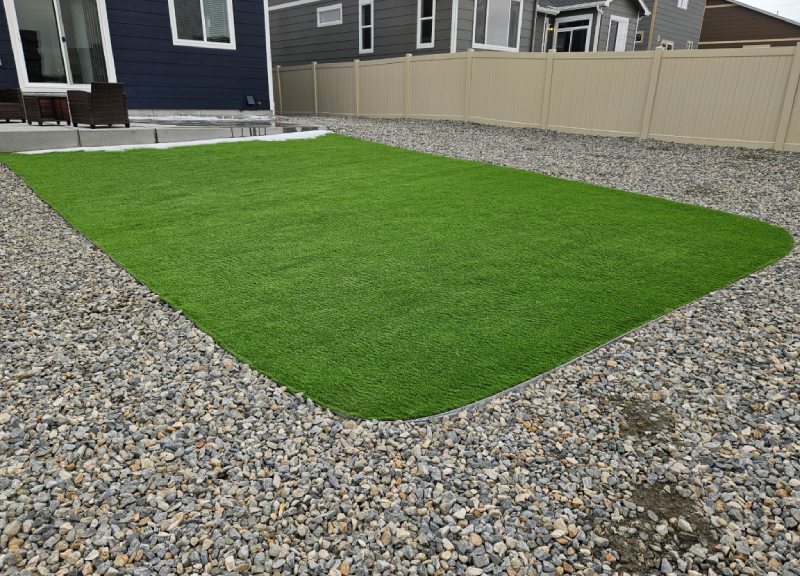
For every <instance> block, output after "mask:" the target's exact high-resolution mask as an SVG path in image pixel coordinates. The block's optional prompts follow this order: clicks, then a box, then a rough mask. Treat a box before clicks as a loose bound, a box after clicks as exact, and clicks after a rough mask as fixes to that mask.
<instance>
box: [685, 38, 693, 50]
mask: <svg viewBox="0 0 800 576" xmlns="http://www.w3.org/2000/svg"><path fill="white" fill-rule="evenodd" d="M686 49H687V50H694V41H693V40H689V41H688V42H687V43H686Z"/></svg>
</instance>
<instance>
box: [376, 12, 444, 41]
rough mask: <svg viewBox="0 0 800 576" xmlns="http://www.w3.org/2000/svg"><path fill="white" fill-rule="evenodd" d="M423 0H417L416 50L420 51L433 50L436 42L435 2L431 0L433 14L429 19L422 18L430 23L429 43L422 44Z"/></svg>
mask: <svg viewBox="0 0 800 576" xmlns="http://www.w3.org/2000/svg"><path fill="white" fill-rule="evenodd" d="M424 1H425V0H417V49H418V50H422V49H424V48H433V46H434V44H435V42H436V0H433V14H432V15H431V16H430V17H426V18H424V20H430V21H431V41H430V42H426V43H424V44H423V43H422V20H423V18H422V3H423V2H424ZM372 17H373V19H374V18H375V14H373V15H372Z"/></svg>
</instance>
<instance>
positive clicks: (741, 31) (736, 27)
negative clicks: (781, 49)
mask: <svg viewBox="0 0 800 576" xmlns="http://www.w3.org/2000/svg"><path fill="white" fill-rule="evenodd" d="M798 42H800V23H798V22H795V21H794V20H789V19H788V18H782V17H781V16H777V15H775V14H772V13H770V12H764V11H763V10H759V9H758V8H753V7H752V6H748V5H746V4H742V3H741V2H736V0H708V3H707V5H706V13H705V16H704V17H703V29H702V31H701V32H700V46H699V47H700V48H744V47H748V46H750V47H754V46H794V45H796V44H797V43H798Z"/></svg>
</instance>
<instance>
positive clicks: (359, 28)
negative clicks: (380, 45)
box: [358, 0, 375, 54]
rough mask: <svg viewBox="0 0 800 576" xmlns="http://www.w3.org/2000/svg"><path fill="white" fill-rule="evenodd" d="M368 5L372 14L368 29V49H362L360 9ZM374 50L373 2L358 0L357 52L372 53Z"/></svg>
mask: <svg viewBox="0 0 800 576" xmlns="http://www.w3.org/2000/svg"><path fill="white" fill-rule="evenodd" d="M366 5H369V7H370V8H369V9H370V14H371V16H372V18H371V20H372V22H371V23H370V26H369V29H370V48H369V50H364V46H363V45H362V44H363V39H364V36H363V35H362V32H361V31H362V30H363V29H364V24H363V22H362V16H363V15H364V13H363V11H362V8H361V7H362V6H366ZM373 52H375V2H374V0H358V53H359V54H372V53H373Z"/></svg>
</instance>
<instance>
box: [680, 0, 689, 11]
mask: <svg viewBox="0 0 800 576" xmlns="http://www.w3.org/2000/svg"><path fill="white" fill-rule="evenodd" d="M678 8H680V9H681V10H688V9H689V0H678Z"/></svg>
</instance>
